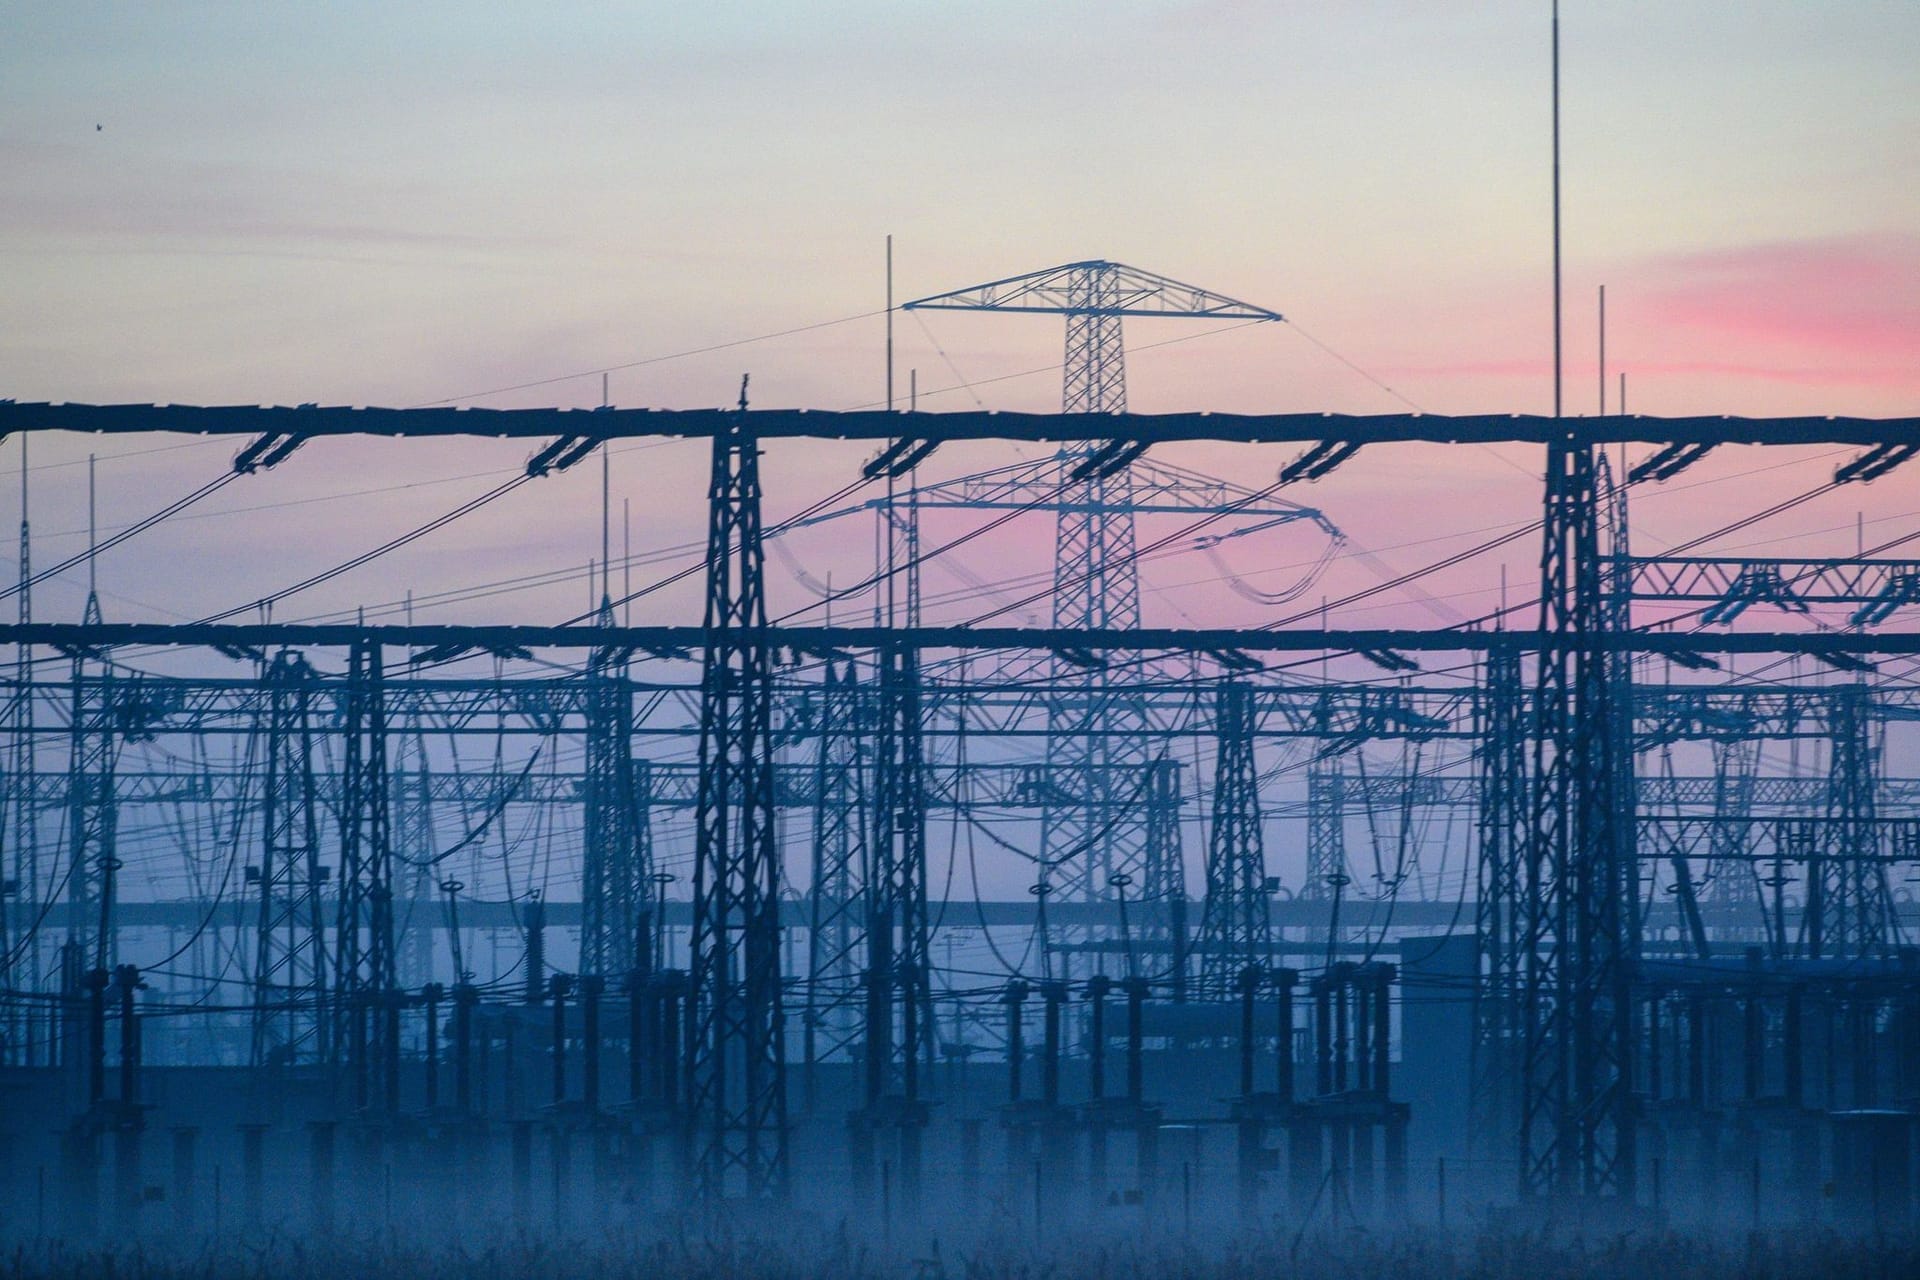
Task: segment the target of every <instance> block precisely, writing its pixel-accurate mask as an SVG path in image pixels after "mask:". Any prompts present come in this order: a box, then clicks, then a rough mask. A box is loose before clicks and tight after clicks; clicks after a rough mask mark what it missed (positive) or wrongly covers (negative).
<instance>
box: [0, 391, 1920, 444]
mask: <svg viewBox="0 0 1920 1280" xmlns="http://www.w3.org/2000/svg"><path fill="white" fill-rule="evenodd" d="M740 417H741V415H740V413H739V412H738V411H737V410H733V409H554V408H537V409H484V408H475V409H465V408H415V409H383V408H374V407H364V408H362V407H353V406H346V405H325V406H322V405H299V406H280V405H177V404H166V405H160V404H50V403H15V402H12V401H0V438H4V437H5V436H8V435H11V434H13V433H15V432H21V431H81V432H94V433H98V434H108V435H111V434H132V433H139V432H149V431H172V432H185V433H188V434H193V435H254V436H261V437H267V436H275V437H280V438H283V439H284V440H286V441H290V442H297V441H300V440H306V439H313V438H316V437H320V436H345V435H372V436H494V437H508V438H521V439H542V438H572V439H576V440H580V441H597V440H613V439H625V438H631V437H637V436H679V437H685V438H689V439H705V438H711V437H713V436H715V435H718V434H722V433H723V432H726V431H730V430H732V429H734V428H735V427H736V426H737V425H738V424H739V422H740ZM746 425H747V431H748V434H750V435H753V436H755V437H757V438H759V439H762V440H776V439H783V438H806V439H826V440H872V441H883V440H899V439H911V440H920V441H930V442H935V443H938V442H942V441H950V440H1019V441H1031V442H1052V441H1075V440H1114V441H1130V442H1131V441H1137V442H1142V443H1146V444H1158V443H1171V442H1174V441H1183V440H1217V441H1226V442H1237V443H1243V444H1286V443H1306V442H1317V441H1328V440H1332V441H1341V442H1345V443H1349V444H1355V445H1367V444H1407V443H1416V442H1428V443H1434V444H1502V443H1520V444H1546V443H1547V442H1548V441H1550V440H1557V441H1564V440H1566V439H1567V437H1568V435H1569V433H1570V434H1571V435H1572V437H1573V439H1574V440H1575V441H1576V442H1580V443H1587V444H1620V443H1641V444H1687V445H1705V446H1712V445H1720V444H1750V445H1792V444H1827V445H1831V444H1844V445H1863V446H1864V445H1893V446H1912V445H1920V418H1916V417H1908V418H1840V417H1820V416H1804V417H1791V418H1736V417H1730V416H1699V417H1684V418H1662V417H1649V416H1646V415H1642V414H1632V415H1628V414H1619V415H1612V416H1608V417H1600V418H1567V419H1562V420H1558V421H1556V420H1555V419H1554V418H1552V417H1550V416H1547V415H1543V414H1507V413H1482V414H1459V415H1446V414H1431V413H1385V414H1341V413H1261V414H1243V413H1152V414H1149V413H1120V414H1060V413H1001V412H995V411H992V410H986V411H967V412H956V413H900V412H887V411H883V410H852V411H847V412H837V411H833V410H823V409H752V410H749V411H747V413H746Z"/></svg>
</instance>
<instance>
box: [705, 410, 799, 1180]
mask: <svg viewBox="0 0 1920 1280" xmlns="http://www.w3.org/2000/svg"><path fill="white" fill-rule="evenodd" d="M740 408H741V411H742V415H741V416H740V417H738V418H736V419H735V426H734V429H733V430H732V431H730V432H728V433H725V434H722V435H717V436H715V437H714V442H713V467H712V478H711V482H710V484H709V487H708V491H707V497H708V507H709V525H708V531H707V593H706V615H705V618H706V620H705V624H704V628H703V629H704V632H705V636H706V646H705V656H704V661H703V663H702V674H701V690H700V755H699V759H700V797H699V807H698V811H697V814H696V817H695V827H694V831H695V834H694V875H693V901H694V909H693V933H692V938H691V942H690V946H691V952H692V959H693V970H692V980H693V986H692V992H691V997H690V1006H689V1007H690V1012H689V1034H688V1036H687V1079H688V1082H689V1088H690V1091H691V1097H690V1104H689V1108H688V1122H689V1124H690V1125H691V1126H692V1135H693V1142H694V1175H695V1181H696V1185H697V1186H698V1188H699V1190H700V1191H701V1193H702V1194H703V1195H705V1196H708V1197H711V1198H722V1197H747V1198H753V1199H761V1198H769V1197H772V1198H778V1197H781V1196H784V1195H785V1194H786V1190H787V1177H788V1162H787V1077H786V1035H785V1027H784V1012H783V1007H782V1001H781V990H780V861H779V857H778V852H777V849H776V847H775V844H774V817H773V799H774V797H773V697H772V694H773V673H772V652H771V649H770V646H769V643H768V640H767V596H766V577H765V573H764V569H765V564H764V561H763V559H762V545H761V527H760V450H759V444H758V442H757V441H756V440H755V439H754V437H753V435H752V433H751V431H750V430H749V429H748V427H747V424H746V420H745V417H744V414H745V409H746V388H745V386H744V385H743V386H742V388H741V405H740Z"/></svg>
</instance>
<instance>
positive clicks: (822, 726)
mask: <svg viewBox="0 0 1920 1280" xmlns="http://www.w3.org/2000/svg"><path fill="white" fill-rule="evenodd" d="M824 668H825V674H824V676H823V679H822V683H821V685H820V689H819V691H818V695H817V697H818V702H817V707H818V709H817V711H816V712H815V719H814V724H815V730H816V733H815V738H814V743H815V752H816V754H815V757H814V770H813V788H814V795H813V850H812V854H813V857H812V890H811V892H810V894H809V895H808V911H809V916H808V926H807V987H806V1013H805V1018H806V1022H805V1025H804V1027H803V1037H802V1044H803V1046H804V1048H803V1052H804V1054H805V1058H806V1063H807V1067H808V1072H807V1089H808V1103H809V1105H811V1103H812V1097H813V1094H812V1090H813V1087H814V1083H815V1080H814V1072H813V1066H814V1064H816V1063H818V1062H819V1061H821V1060H822V1059H825V1058H831V1057H833V1056H835V1055H836V1054H838V1053H841V1052H844V1051H845V1050H846V1049H847V1048H848V1047H849V1046H850V1045H851V1044H852V1043H853V1040H854V1038H855V1036H856V1034H857V1028H856V1023H855V1018H854V1011H855V1010H856V1009H857V1008H858V1007H859V997H858V994H857V993H858V989H859V985H860V967H859V962H858V957H857V956H856V954H855V952H856V948H857V947H858V945H859V940H860V936H861V931H862V929H863V927H864V926H863V925H862V923H861V921H860V919H859V915H860V912H861V910H862V906H861V896H860V875H859V872H860V866H861V863H862V862H863V861H864V856H865V853H864V851H865V835H864V823H863V818H862V815H863V814H864V813H865V811H866V801H865V796H864V792H863V789H862V785H861V779H862V773H861V760H860V747H861V743H862V742H863V741H864V740H865V732H864V719H863V717H862V716H861V714H860V712H861V701H860V689H859V685H858V683H857V681H856V675H855V671H854V667H853V664H852V663H848V664H847V666H846V667H845V669H844V672H843V671H842V670H841V669H839V668H836V667H835V666H834V664H833V663H832V662H831V661H828V662H827V663H825V664H824Z"/></svg>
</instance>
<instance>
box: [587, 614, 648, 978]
mask: <svg viewBox="0 0 1920 1280" xmlns="http://www.w3.org/2000/svg"><path fill="white" fill-rule="evenodd" d="M599 616H600V625H602V626H612V625H613V606H612V604H611V602H610V601H608V600H607V599H606V598H605V597H602V599H601V602H600V615H599ZM586 735H587V741H586V756H587V770H586V796H585V800H586V804H585V810H586V816H585V829H584V832H583V834H584V837H585V839H584V844H585V852H584V860H583V875H582V881H581V907H582V910H583V913H584V914H583V917H582V923H581V929H580V971H581V972H582V973H585V974H595V975H599V976H602V977H625V976H626V975H627V974H628V973H630V972H632V971H633V970H635V969H639V968H644V967H646V966H645V965H644V964H643V963H642V961H641V957H640V948H641V945H642V937H641V935H642V933H643V932H645V930H644V929H643V928H642V919H641V917H642V915H643V914H644V913H645V909H646V904H647V902H648V899H649V893H650V889H651V876H652V874H653V868H652V867H651V866H649V865H647V862H648V859H647V858H645V857H644V856H643V855H642V850H641V840H640V833H639V824H638V823H637V821H636V807H635V804H634V799H635V785H634V767H633V687H632V685H631V684H630V683H629V682H628V680H627V673H626V669H625V666H624V664H623V663H622V662H621V660H620V656H619V654H618V653H617V652H615V651H610V650H606V649H596V650H594V651H593V653H592V655H591V656H590V657H589V658H588V662H587V718H586Z"/></svg>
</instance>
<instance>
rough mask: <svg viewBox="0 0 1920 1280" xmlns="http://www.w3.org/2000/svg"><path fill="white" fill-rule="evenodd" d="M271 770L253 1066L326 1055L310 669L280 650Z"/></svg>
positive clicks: (270, 692)
mask: <svg viewBox="0 0 1920 1280" xmlns="http://www.w3.org/2000/svg"><path fill="white" fill-rule="evenodd" d="M265 684H266V695H267V732H266V738H267V769H266V781H265V790H264V793H263V796H262V800H261V813H262V817H261V825H262V831H261V843H260V862H259V864H258V865H257V866H256V867H254V868H251V869H250V870H251V871H252V873H253V874H252V876H251V877H250V878H252V879H253V880H254V881H255V883H256V885H257V887H258V890H259V894H260V916H259V928H258V930H257V932H256V934H255V943H254V957H253V992H254V1008H253V1064H254V1065H255V1066H256V1067H257V1066H265V1065H267V1064H268V1063H278V1062H287V1063H290V1062H292V1061H293V1060H294V1059H295V1058H297V1057H299V1056H302V1055H305V1056H307V1057H310V1058H313V1059H317V1060H321V1061H324V1060H325V1059H326V1056H327V1043H326V1026H327V1023H326V1019H325V1017H324V1016H322V1013H321V1008H320V1006H321V1002H322V1000H323V999H324V997H325V995H326V990H327V973H326V953H325V948H324V940H325V939H324V934H323V932H322V929H323V925H322V920H321V902H320V888H321V884H322V879H323V872H322V869H321V866H320V830H319V810H318V799H317V797H316V796H315V794H314V776H313V724H312V710H313V705H312V704H313V684H314V674H313V668H311V667H310V666H308V665H307V660H306V659H305V658H303V657H301V656H300V655H299V654H297V653H293V652H291V651H283V652H281V653H279V654H277V655H276V656H275V657H274V659H273V661H272V663H271V664H270V665H269V666H268V668H267V671H266V675H265Z"/></svg>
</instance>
